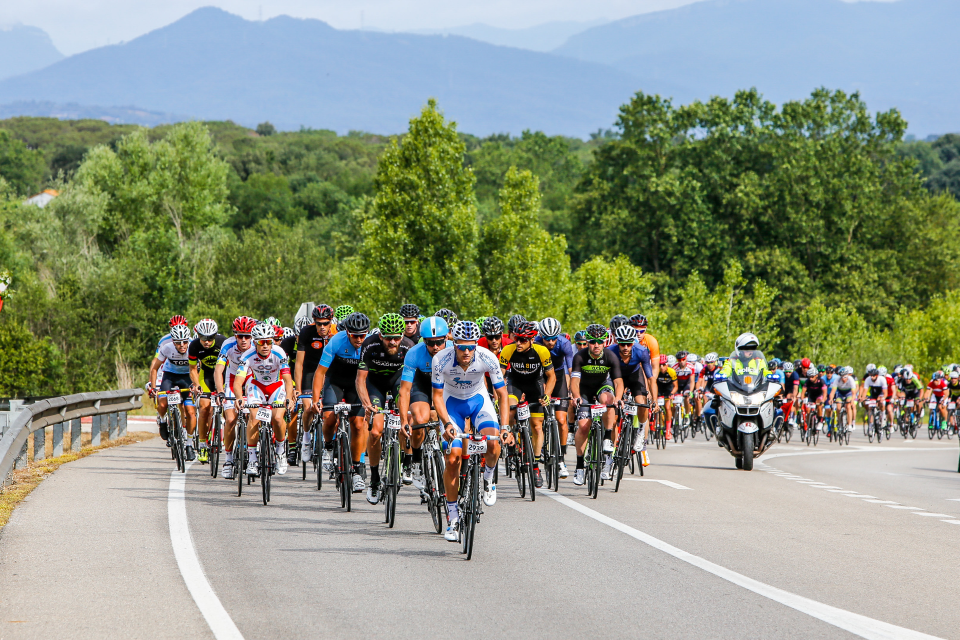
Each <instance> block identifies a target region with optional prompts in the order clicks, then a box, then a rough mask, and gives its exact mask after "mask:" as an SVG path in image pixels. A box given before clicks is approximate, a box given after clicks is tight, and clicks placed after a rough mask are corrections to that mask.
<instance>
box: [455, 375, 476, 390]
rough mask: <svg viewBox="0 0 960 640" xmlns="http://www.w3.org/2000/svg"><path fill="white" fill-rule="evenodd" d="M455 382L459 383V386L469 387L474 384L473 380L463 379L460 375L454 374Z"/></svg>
mask: <svg viewBox="0 0 960 640" xmlns="http://www.w3.org/2000/svg"><path fill="white" fill-rule="evenodd" d="M453 384H455V385H457V386H458V387H469V386H472V385H473V381H472V380H461V379H460V378H459V377H457V376H454V377H453Z"/></svg>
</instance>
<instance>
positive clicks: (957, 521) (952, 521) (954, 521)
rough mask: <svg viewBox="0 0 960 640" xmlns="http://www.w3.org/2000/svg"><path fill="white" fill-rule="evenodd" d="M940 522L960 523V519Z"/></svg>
mask: <svg viewBox="0 0 960 640" xmlns="http://www.w3.org/2000/svg"><path fill="white" fill-rule="evenodd" d="M940 522H946V523H947V524H960V520H941V521H940Z"/></svg>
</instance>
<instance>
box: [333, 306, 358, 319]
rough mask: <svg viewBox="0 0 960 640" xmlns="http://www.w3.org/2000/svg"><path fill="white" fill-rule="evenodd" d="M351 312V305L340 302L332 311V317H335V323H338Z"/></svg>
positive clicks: (352, 310) (352, 309)
mask: <svg viewBox="0 0 960 640" xmlns="http://www.w3.org/2000/svg"><path fill="white" fill-rule="evenodd" d="M353 312H354V308H353V307H351V306H350V305H348V304H342V305H340V306H339V307H337V308H336V310H335V311H334V312H333V317H334V318H336V319H337V323H338V324H339V323H340V321H341V320H343V319H344V318H346V317H347V316H348V315H350V314H351V313H353Z"/></svg>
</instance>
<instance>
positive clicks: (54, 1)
mask: <svg viewBox="0 0 960 640" xmlns="http://www.w3.org/2000/svg"><path fill="white" fill-rule="evenodd" d="M692 1H693V0H590V1H589V2H586V1H584V0H483V1H477V0H474V1H473V2H450V1H449V0H4V1H3V2H0V25H6V24H15V23H22V24H26V25H31V26H36V27H40V28H41V29H43V30H45V31H46V32H47V33H49V34H50V36H51V37H52V38H53V42H54V44H55V45H56V46H57V48H59V49H60V51H61V52H63V53H64V54H67V55H70V54H73V53H78V52H80V51H84V50H86V49H92V48H94V47H99V46H103V45H106V44H116V43H118V42H120V41H126V40H132V39H133V38H136V37H137V36H140V35H143V34H144V33H147V32H148V31H152V30H153V29H156V28H158V27H162V26H164V25H166V24H169V23H171V22H173V21H175V20H177V19H179V18H181V17H183V16H184V15H186V14H187V13H189V12H191V11H193V10H194V9H197V8H199V7H203V6H208V5H214V6H218V7H220V8H222V9H225V10H227V11H229V12H231V13H235V14H238V15H241V16H243V17H245V18H247V19H250V20H255V19H257V18H258V17H259V16H260V15H262V16H263V17H264V18H270V17H273V16H277V15H281V14H286V15H291V16H294V17H299V18H318V19H320V20H324V21H326V22H328V23H330V24H331V25H333V26H334V27H337V28H339V29H359V28H360V26H361V19H362V20H363V22H364V24H365V25H366V26H368V27H374V28H378V29H385V30H390V31H397V30H407V29H424V28H443V27H455V26H460V25H465V24H472V23H474V22H484V23H487V24H490V25H493V26H497V27H504V28H524V27H530V26H533V25H536V24H541V23H544V22H550V21H554V20H576V21H591V20H597V19H601V18H603V19H610V20H615V19H618V18H624V17H626V16H631V15H636V14H638V13H646V12H648V11H657V10H660V9H670V8H673V7H678V6H681V5H684V4H689V3H690V2H692Z"/></svg>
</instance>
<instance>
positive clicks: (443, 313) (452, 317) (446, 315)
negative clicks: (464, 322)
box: [433, 309, 457, 327]
mask: <svg viewBox="0 0 960 640" xmlns="http://www.w3.org/2000/svg"><path fill="white" fill-rule="evenodd" d="M433 315H435V316H437V317H438V318H443V319H444V320H446V321H447V325H448V326H451V327H452V326H453V325H455V324H457V314H455V313H454V312H453V311H450V309H440V310H439V311H437V312H436V313H435V314H433Z"/></svg>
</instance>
